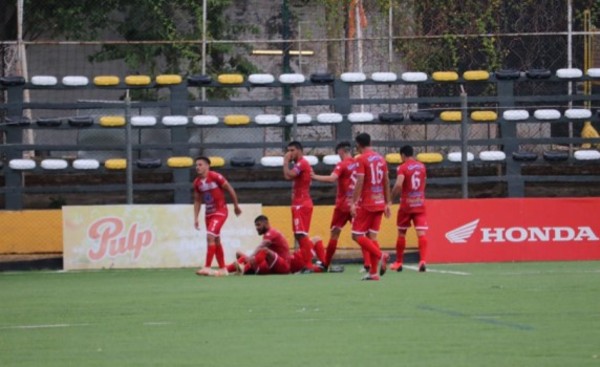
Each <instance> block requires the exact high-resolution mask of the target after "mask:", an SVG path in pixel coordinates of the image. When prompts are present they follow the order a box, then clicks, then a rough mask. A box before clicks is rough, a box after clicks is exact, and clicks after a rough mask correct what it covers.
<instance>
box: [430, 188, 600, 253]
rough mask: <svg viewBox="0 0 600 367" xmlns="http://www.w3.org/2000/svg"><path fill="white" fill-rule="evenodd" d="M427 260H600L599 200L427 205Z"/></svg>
mask: <svg viewBox="0 0 600 367" xmlns="http://www.w3.org/2000/svg"><path fill="white" fill-rule="evenodd" d="M427 215H428V222H429V231H428V238H429V241H428V242H429V251H428V252H429V254H428V260H429V261H430V262H434V263H448V262H457V263H460V262H501V261H562V260H600V199H597V198H552V199H541V198H540V199H457V200H428V201H427Z"/></svg>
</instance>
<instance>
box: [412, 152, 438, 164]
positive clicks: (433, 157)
mask: <svg viewBox="0 0 600 367" xmlns="http://www.w3.org/2000/svg"><path fill="white" fill-rule="evenodd" d="M417 160H418V161H419V162H423V163H440V162H442V161H443V160H444V156H443V155H441V154H440V153H419V154H417Z"/></svg>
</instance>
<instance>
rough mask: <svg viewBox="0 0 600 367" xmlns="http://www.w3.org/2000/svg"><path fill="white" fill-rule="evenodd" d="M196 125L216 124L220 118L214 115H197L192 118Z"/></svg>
mask: <svg viewBox="0 0 600 367" xmlns="http://www.w3.org/2000/svg"><path fill="white" fill-rule="evenodd" d="M192 122H193V123H194V125H201V126H204V125H216V124H218V123H219V118H218V117H217V116H214V115H196V116H194V117H193V118H192Z"/></svg>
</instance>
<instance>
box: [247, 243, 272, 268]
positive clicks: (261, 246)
mask: <svg viewBox="0 0 600 367" xmlns="http://www.w3.org/2000/svg"><path fill="white" fill-rule="evenodd" d="M269 246H271V240H262V242H261V243H259V244H258V246H256V248H255V249H254V251H252V254H250V256H249V257H248V260H247V261H248V262H249V263H250V264H252V265H256V254H258V252H259V251H260V250H262V249H267V250H268V249H269Z"/></svg>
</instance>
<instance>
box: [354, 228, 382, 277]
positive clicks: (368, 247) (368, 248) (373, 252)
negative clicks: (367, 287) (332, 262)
mask: <svg viewBox="0 0 600 367" xmlns="http://www.w3.org/2000/svg"><path fill="white" fill-rule="evenodd" d="M356 242H358V244H359V245H360V247H361V248H362V249H363V256H364V259H365V260H366V259H367V258H369V265H370V267H369V272H370V273H371V274H375V273H377V262H378V261H379V258H380V257H381V250H380V249H379V247H378V246H377V242H374V241H372V240H371V239H369V238H368V237H367V236H360V237H358V239H357V240H356ZM365 252H366V254H365ZM365 262H366V261H365ZM365 266H366V264H365Z"/></svg>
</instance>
